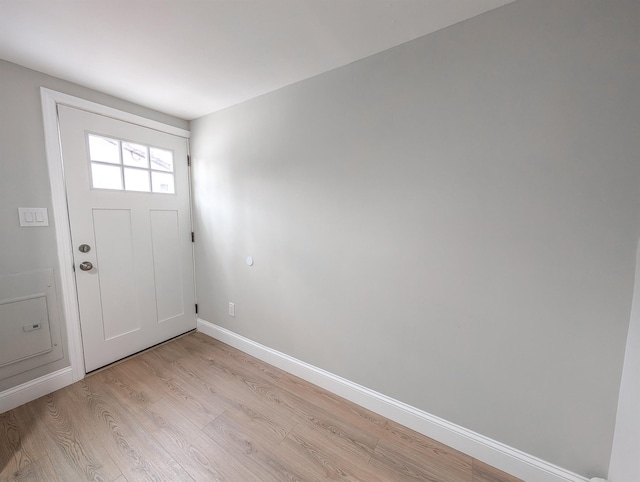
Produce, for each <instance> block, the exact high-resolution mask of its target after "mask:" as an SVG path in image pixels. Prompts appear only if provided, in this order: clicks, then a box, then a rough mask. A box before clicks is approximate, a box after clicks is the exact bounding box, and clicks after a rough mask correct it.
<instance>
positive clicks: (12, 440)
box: [0, 410, 47, 480]
mask: <svg viewBox="0 0 640 482" xmlns="http://www.w3.org/2000/svg"><path fill="white" fill-rule="evenodd" d="M16 413H17V410H10V411H8V412H5V413H3V414H0V480H3V479H4V478H6V477H9V476H10V475H11V474H13V473H14V472H16V471H18V470H20V469H22V468H24V467H26V466H28V465H31V464H32V463H33V462H35V461H36V460H38V459H39V458H41V457H43V456H45V455H46V453H47V452H46V448H45V447H44V446H43V445H42V444H34V443H33V440H34V439H33V438H31V437H29V432H30V425H29V424H25V423H21V422H20V421H19V420H18V419H17V417H16Z"/></svg>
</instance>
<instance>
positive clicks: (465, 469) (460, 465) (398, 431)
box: [371, 420, 472, 482]
mask: <svg viewBox="0 0 640 482" xmlns="http://www.w3.org/2000/svg"><path fill="white" fill-rule="evenodd" d="M371 464H372V465H374V466H376V467H379V468H382V467H383V466H385V467H386V468H388V469H390V470H391V471H395V470H398V471H399V473H401V474H402V476H403V477H405V478H407V479H408V480H415V479H413V478H412V477H418V479H417V480H422V479H420V477H425V479H424V480H438V481H447V482H449V481H450V482H458V481H471V474H472V458H471V457H469V456H468V455H465V454H463V453H461V452H459V451H457V450H454V449H452V448H451V447H448V446H446V445H444V444H441V443H439V442H437V441H435V440H432V439H430V438H428V437H425V436H424V435H421V434H419V433H417V432H415V431H413V430H411V429H409V428H407V427H403V426H402V425H400V424H398V423H396V422H393V421H391V420H389V421H387V434H386V435H385V436H384V437H382V438H381V439H380V443H379V444H378V446H377V447H376V452H375V454H374V456H373V457H372V459H371ZM385 470H386V469H385ZM403 480H404V479H403Z"/></svg>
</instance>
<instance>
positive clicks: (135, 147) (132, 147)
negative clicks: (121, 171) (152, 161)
mask: <svg viewBox="0 0 640 482" xmlns="http://www.w3.org/2000/svg"><path fill="white" fill-rule="evenodd" d="M122 162H123V163H124V165H125V166H133V167H145V168H148V167H149V157H148V155H147V146H143V145H142V144H134V143H133V142H124V141H123V142H122Z"/></svg>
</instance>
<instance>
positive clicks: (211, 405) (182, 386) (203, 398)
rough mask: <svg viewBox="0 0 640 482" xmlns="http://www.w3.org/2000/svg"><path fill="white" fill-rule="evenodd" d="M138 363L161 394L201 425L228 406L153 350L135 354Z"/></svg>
mask: <svg viewBox="0 0 640 482" xmlns="http://www.w3.org/2000/svg"><path fill="white" fill-rule="evenodd" d="M137 363H139V364H140V366H141V367H143V368H144V372H145V375H144V376H145V377H152V378H155V380H156V382H157V386H158V387H159V388H158V390H160V391H161V392H162V393H164V398H166V399H167V400H169V401H170V402H171V403H172V404H173V406H174V407H175V409H176V410H177V411H179V412H181V413H182V414H183V415H185V416H186V417H187V418H189V419H190V420H191V421H192V422H194V423H196V424H197V425H198V426H199V427H200V428H202V427H204V426H205V425H207V424H209V423H210V422H212V421H213V420H214V419H215V418H216V417H217V416H218V415H220V414H221V413H222V412H224V410H225V409H226V408H227V405H225V404H224V403H223V402H222V401H221V400H219V399H217V398H215V397H214V396H213V395H212V392H209V391H207V392H204V391H202V390H201V389H200V387H199V386H197V385H194V384H193V383H191V382H190V381H189V380H187V379H185V378H184V377H183V376H182V375H181V374H180V371H179V370H177V369H176V368H175V366H174V365H173V363H169V362H167V361H165V360H164V359H163V358H162V357H160V356H158V355H157V354H156V353H155V352H154V351H151V352H148V353H145V354H144V355H141V356H139V357H137ZM212 390H213V389H212Z"/></svg>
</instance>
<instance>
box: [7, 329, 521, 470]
mask: <svg viewBox="0 0 640 482" xmlns="http://www.w3.org/2000/svg"><path fill="white" fill-rule="evenodd" d="M326 479H329V480H361V481H367V482H370V481H371V482H375V481H409V480H410V481H415V480H422V481H443V482H463V481H468V482H489V481H496V482H498V481H499V482H513V481H516V480H518V479H515V478H513V477H510V476H508V475H506V474H504V473H502V472H499V471H498V470H496V469H494V468H492V467H489V466H488V465H485V464H483V463H481V462H479V461H477V460H474V459H473V458H471V457H469V456H467V455H464V454H462V453H460V452H457V451H455V450H453V449H451V448H449V447H446V446H444V445H442V444H440V443H438V442H435V441H433V440H431V439H429V438H427V437H424V436H422V435H420V434H418V433H416V432H414V431H412V430H409V429H407V428H405V427H402V426H401V425H398V424H397V423H395V422H392V421H390V420H387V419H385V418H384V417H381V416H380V415H377V414H375V413H373V412H370V411H368V410H366V409H364V408H362V407H360V406H358V405H355V404H353V403H351V402H349V401H347V400H345V399H342V398H340V397H337V396H335V395H333V394H331V393H329V392H327V391H325V390H323V389H321V388H318V387H316V386H314V385H311V384H309V383H307V382H305V381H303V380H301V379H299V378H296V377H295V376H292V375H290V374H287V373H286V372H283V371H282V370H279V369H277V368H275V367H273V366H271V365H268V364H266V363H263V362H261V361H259V360H257V359H255V358H253V357H251V356H249V355H247V354H245V353H243V352H241V351H238V350H236V349H234V348H232V347H230V346H228V345H225V344H224V343H221V342H219V341H216V340H214V339H212V338H210V337H208V336H206V335H203V334H201V333H195V332H194V333H190V334H187V335H185V336H182V337H180V338H177V339H175V340H173V341H170V342H168V343H166V344H164V345H161V346H158V347H155V348H153V349H151V350H148V351H146V352H143V353H141V354H139V355H136V356H134V357H131V358H129V359H127V360H125V361H123V362H121V363H118V364H116V365H113V366H111V367H109V368H106V369H104V370H102V371H99V372H97V373H95V374H92V375H90V376H88V377H86V378H85V379H84V380H82V381H80V382H78V383H75V384H73V385H71V386H69V387H66V388H64V389H62V390H58V391H57V392H55V393H52V394H50V395H47V396H45V397H42V398H40V399H38V400H35V401H33V402H31V403H28V404H26V405H23V406H21V407H18V408H16V409H14V410H11V411H9V412H6V413H4V414H1V415H0V480H42V481H55V480H61V481H75V480H100V481H109V482H111V481H117V482H127V481H128V482H133V481H137V480H169V481H182V480H187V481H188V480H195V481H209V480H226V481H260V482H266V481H315V480H326Z"/></svg>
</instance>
